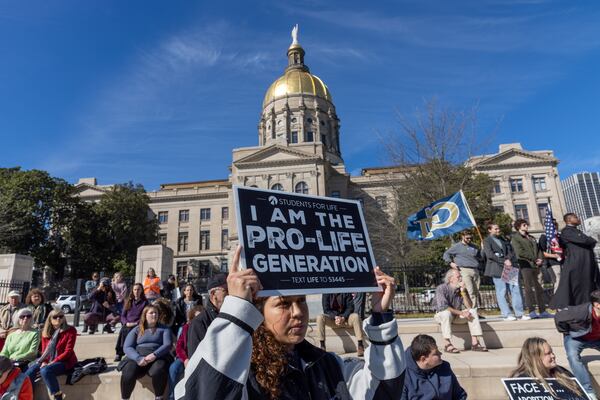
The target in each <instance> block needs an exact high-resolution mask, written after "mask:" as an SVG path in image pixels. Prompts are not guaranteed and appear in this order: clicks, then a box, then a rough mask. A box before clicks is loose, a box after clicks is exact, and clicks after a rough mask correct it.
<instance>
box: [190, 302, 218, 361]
mask: <svg viewBox="0 0 600 400" xmlns="http://www.w3.org/2000/svg"><path fill="white" fill-rule="evenodd" d="M218 314H219V311H217V309H216V308H215V306H214V305H213V304H212V303H211V302H210V301H209V302H208V304H207V305H206V308H205V309H204V311H203V312H202V314H200V315H198V316H196V317H195V318H194V319H193V320H192V321H191V322H190V327H189V328H188V333H187V353H188V355H189V356H190V358H191V357H192V355H193V354H194V352H195V351H196V348H197V347H198V345H199V344H200V342H201V341H202V339H204V336H206V331H207V330H208V327H209V326H210V324H211V323H212V322H213V321H214V319H215V318H217V315H218Z"/></svg>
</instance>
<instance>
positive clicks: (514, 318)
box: [504, 315, 517, 321]
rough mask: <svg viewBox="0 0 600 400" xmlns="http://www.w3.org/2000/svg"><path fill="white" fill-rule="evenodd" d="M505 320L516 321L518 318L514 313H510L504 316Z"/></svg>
mask: <svg viewBox="0 0 600 400" xmlns="http://www.w3.org/2000/svg"><path fill="white" fill-rule="evenodd" d="M504 320H505V321H516V320H517V318H516V317H515V316H514V315H509V316H508V317H506V318H504Z"/></svg>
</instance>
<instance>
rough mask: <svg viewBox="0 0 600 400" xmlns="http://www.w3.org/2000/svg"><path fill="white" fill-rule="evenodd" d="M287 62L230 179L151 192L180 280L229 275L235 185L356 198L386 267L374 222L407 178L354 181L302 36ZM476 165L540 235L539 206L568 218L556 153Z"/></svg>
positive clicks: (84, 192) (367, 176)
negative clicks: (395, 187)
mask: <svg viewBox="0 0 600 400" xmlns="http://www.w3.org/2000/svg"><path fill="white" fill-rule="evenodd" d="M287 62H288V65H287V67H286V68H285V70H284V71H283V75H281V76H280V77H278V78H277V79H275V81H274V82H273V83H272V84H271V85H270V86H269V87H268V88H267V90H266V93H265V97H264V100H263V103H262V110H261V112H260V117H259V119H258V130H257V145H256V146H252V147H241V148H236V149H233V150H232V162H231V166H230V167H229V176H228V178H225V179H215V180H209V181H197V182H183V183H165V184H162V185H161V186H160V189H159V190H157V191H154V192H149V193H148V196H149V197H150V207H151V209H152V211H153V212H154V214H155V215H156V218H157V219H158V222H159V242H160V244H162V245H164V246H166V247H168V248H170V249H171V250H172V251H173V273H175V274H177V276H178V277H179V278H184V279H185V278H188V277H192V276H196V277H198V276H202V275H204V276H205V274H207V273H208V271H209V270H212V271H213V272H214V271H219V270H220V271H226V270H227V269H228V262H229V259H230V256H231V253H232V252H233V250H234V249H235V245H237V231H236V230H237V225H236V221H235V208H234V204H233V192H232V185H244V186H252V187H258V188H261V189H272V190H283V191H288V192H296V193H302V194H310V195H315V196H330V197H342V198H347V199H356V200H359V201H360V202H361V203H362V204H363V209H364V211H365V217H366V220H367V224H368V225H369V229H370V231H371V232H370V233H371V235H370V236H371V241H372V242H373V247H374V251H375V259H376V260H377V261H378V263H379V264H380V265H382V266H385V260H384V259H382V257H381V256H378V252H377V243H376V242H377V237H376V236H377V235H376V234H375V232H374V231H373V229H371V228H372V224H373V221H378V222H377V223H378V224H381V221H386V220H389V218H390V217H391V215H392V214H393V212H392V211H393V210H392V208H393V204H394V199H393V194H392V190H391V185H392V182H393V181H396V180H397V179H399V178H400V173H399V171H398V168H397V167H380V168H364V169H362V171H361V175H360V176H351V175H350V174H349V173H348V172H347V171H346V168H345V165H344V159H343V156H342V149H341V147H340V134H341V132H340V120H339V118H338V116H337V113H336V108H335V104H334V102H333V95H332V93H331V92H330V91H329V88H328V87H327V85H326V84H325V82H324V81H323V80H321V79H320V78H319V77H317V76H316V75H313V74H312V73H311V71H310V69H309V67H308V65H307V64H306V63H305V51H304V49H303V48H302V46H301V45H300V44H299V43H298V42H297V40H296V38H295V37H294V41H293V42H292V44H291V45H290V47H289V48H288V50H287ZM469 164H470V165H471V166H472V167H473V168H474V169H475V170H476V171H478V172H483V173H488V174H491V175H492V176H493V179H494V181H495V187H494V193H493V202H494V206H495V207H498V209H501V210H502V211H504V212H506V213H508V214H510V215H512V216H513V217H514V216H515V215H518V216H519V217H521V216H527V217H529V218H528V219H530V225H531V230H532V231H533V232H534V233H535V232H542V231H543V215H541V214H539V213H541V212H543V207H542V205H546V204H548V203H550V202H551V203H552V205H553V209H554V213H555V215H557V216H560V215H562V212H563V204H564V199H563V197H562V192H561V191H560V189H559V187H560V186H559V177H558V170H557V164H558V160H557V159H556V158H555V157H554V155H553V153H552V151H542V152H540V151H536V152H529V151H526V150H524V149H522V148H521V147H520V145H518V144H512V145H501V147H500V152H499V153H498V154H495V155H486V156H481V157H479V158H473V159H471V160H469ZM515 180H518V181H515ZM515 182H520V184H519V185H516V184H515ZM540 182H541V183H540ZM557 183H558V186H557ZM542 184H543V186H542ZM76 186H77V188H78V193H79V196H80V197H81V198H83V199H84V200H88V201H97V200H98V199H99V198H100V197H101V196H102V195H103V194H104V193H105V192H106V190H109V189H110V185H104V186H102V185H97V183H96V179H95V178H84V179H81V180H80V181H79V183H78V184H77V185H76ZM517 203H519V204H517ZM415 211H416V210H415ZM538 211H539V212H538ZM378 229H380V230H381V226H378Z"/></svg>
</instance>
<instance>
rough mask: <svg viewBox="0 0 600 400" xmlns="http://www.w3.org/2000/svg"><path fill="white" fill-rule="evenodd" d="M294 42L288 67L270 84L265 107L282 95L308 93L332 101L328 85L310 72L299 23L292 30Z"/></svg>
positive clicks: (291, 46) (289, 51)
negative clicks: (299, 31) (299, 33)
mask: <svg viewBox="0 0 600 400" xmlns="http://www.w3.org/2000/svg"><path fill="white" fill-rule="evenodd" d="M292 39H293V40H292V44H291V45H290V47H289V48H288V51H287V55H288V67H287V68H286V69H285V72H284V74H283V75H282V76H281V77H279V78H277V79H276V80H275V82H273V83H272V84H271V86H269V89H267V93H266V94H265V99H264V101H263V107H265V106H266V105H267V104H269V103H270V102H272V101H274V100H276V99H279V98H281V97H286V96H293V95H302V94H308V95H311V96H316V97H320V98H322V99H325V100H327V101H329V102H331V101H332V100H331V93H330V92H329V89H328V88H327V85H325V83H324V82H323V81H322V80H321V78H319V77H318V76H316V75H313V74H311V73H310V72H309V70H308V67H307V66H306V65H305V64H304V49H303V48H302V46H300V44H299V43H298V25H296V26H295V27H294V29H293V30H292Z"/></svg>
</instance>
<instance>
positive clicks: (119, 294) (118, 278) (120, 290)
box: [112, 272, 127, 324]
mask: <svg viewBox="0 0 600 400" xmlns="http://www.w3.org/2000/svg"><path fill="white" fill-rule="evenodd" d="M112 289H113V291H114V292H115V299H116V301H117V302H116V304H115V311H116V312H117V315H121V313H122V312H123V305H124V304H125V299H126V298H127V282H125V280H124V279H123V274H122V273H120V272H115V274H114V275H113V280H112ZM117 322H118V321H117ZM117 322H115V324H116V323H117Z"/></svg>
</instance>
